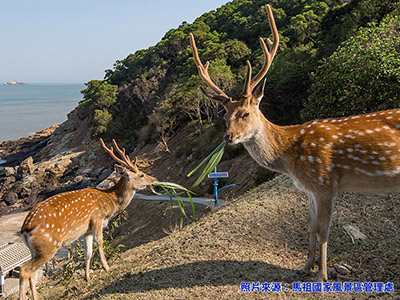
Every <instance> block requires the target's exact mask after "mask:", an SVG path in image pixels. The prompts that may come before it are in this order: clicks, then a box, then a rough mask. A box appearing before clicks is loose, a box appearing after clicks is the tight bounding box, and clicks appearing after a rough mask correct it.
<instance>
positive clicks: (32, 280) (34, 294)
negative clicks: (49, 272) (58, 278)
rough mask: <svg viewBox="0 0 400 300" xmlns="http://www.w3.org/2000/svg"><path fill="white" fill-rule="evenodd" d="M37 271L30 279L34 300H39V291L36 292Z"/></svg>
mask: <svg viewBox="0 0 400 300" xmlns="http://www.w3.org/2000/svg"><path fill="white" fill-rule="evenodd" d="M37 272H38V271H37V270H36V271H35V272H33V273H32V275H31V276H30V277H29V284H30V286H31V291H32V298H33V299H34V300H36V299H39V297H38V294H37V290H36V282H35V281H36V274H37Z"/></svg>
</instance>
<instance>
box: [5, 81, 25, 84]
mask: <svg viewBox="0 0 400 300" xmlns="http://www.w3.org/2000/svg"><path fill="white" fill-rule="evenodd" d="M4 85H27V83H24V82H21V81H9V82H5V83H4Z"/></svg>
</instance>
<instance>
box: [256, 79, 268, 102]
mask: <svg viewBox="0 0 400 300" xmlns="http://www.w3.org/2000/svg"><path fill="white" fill-rule="evenodd" d="M266 82H267V80H266V79H264V82H263V84H261V85H259V86H258V87H257V88H256V90H255V91H254V93H253V96H254V98H256V100H257V101H258V103H257V105H258V104H260V102H261V99H262V98H263V97H264V88H265V83H266Z"/></svg>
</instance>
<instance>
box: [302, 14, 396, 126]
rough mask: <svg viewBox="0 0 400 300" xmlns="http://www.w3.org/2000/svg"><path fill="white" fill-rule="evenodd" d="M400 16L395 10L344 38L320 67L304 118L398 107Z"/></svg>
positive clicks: (303, 114) (306, 104) (343, 114)
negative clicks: (378, 23) (377, 21)
mask: <svg viewBox="0 0 400 300" xmlns="http://www.w3.org/2000/svg"><path fill="white" fill-rule="evenodd" d="M399 31H400V19H399V18H398V17H397V16H395V14H394V13H393V14H392V15H391V16H389V17H387V18H385V19H384V20H383V21H382V22H381V24H380V25H379V26H377V25H376V24H375V23H370V24H369V26H368V27H367V28H361V29H360V30H359V32H358V34H357V35H356V36H354V37H351V38H350V39H348V40H347V41H345V42H344V43H343V44H342V45H341V46H340V47H339V48H338V50H337V51H336V52H335V53H334V54H332V55H331V56H330V57H329V58H328V59H327V60H326V61H324V63H323V64H322V65H321V66H320V67H319V68H318V69H317V71H316V73H315V74H313V75H314V78H315V80H314V83H313V84H312V86H311V89H310V91H309V97H308V100H307V102H306V103H305V106H304V109H303V110H302V112H301V115H302V118H303V119H304V120H310V119H314V118H322V117H323V118H325V117H333V116H345V115H351V114H360V113H367V112H371V111H377V110H381V109H390V108H396V107H399V103H400V97H399V95H400V35H399V34H398V33H399Z"/></svg>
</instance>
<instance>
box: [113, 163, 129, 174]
mask: <svg viewBox="0 0 400 300" xmlns="http://www.w3.org/2000/svg"><path fill="white" fill-rule="evenodd" d="M114 169H115V171H116V172H117V173H118V174H119V175H125V174H127V172H126V169H125V168H124V167H123V166H121V165H115V166H114Z"/></svg>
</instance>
